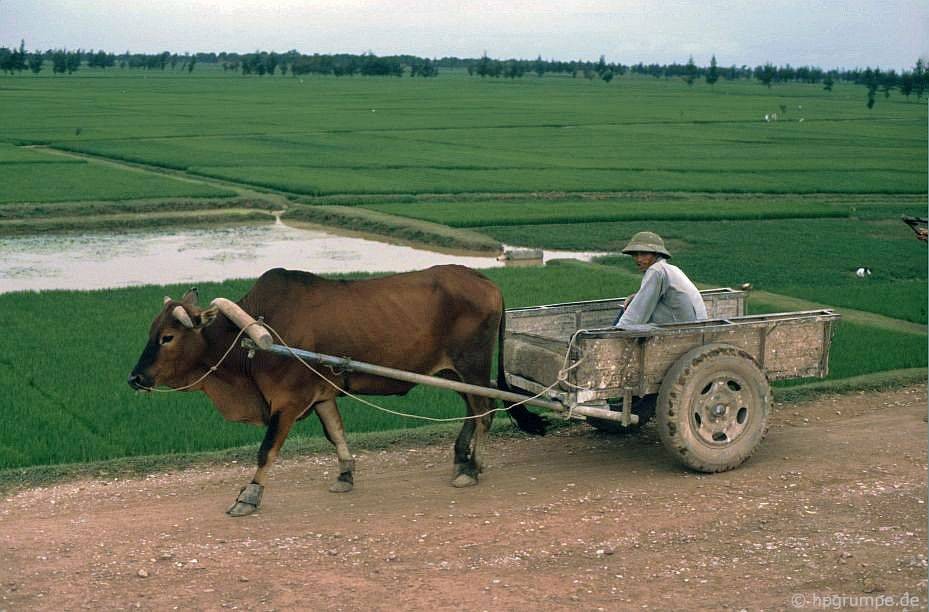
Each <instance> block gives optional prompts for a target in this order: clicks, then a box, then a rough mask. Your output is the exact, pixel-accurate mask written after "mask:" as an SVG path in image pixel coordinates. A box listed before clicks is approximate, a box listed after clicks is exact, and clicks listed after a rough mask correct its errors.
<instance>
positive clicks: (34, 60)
mask: <svg viewBox="0 0 929 612" xmlns="http://www.w3.org/2000/svg"><path fill="white" fill-rule="evenodd" d="M43 60H44V58H43V57H42V54H41V53H32V54H30V55H29V60H28V62H29V70H31V71H32V74H39V73H40V72H42V64H43Z"/></svg>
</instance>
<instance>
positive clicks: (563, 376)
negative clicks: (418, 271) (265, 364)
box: [139, 321, 587, 423]
mask: <svg viewBox="0 0 929 612" xmlns="http://www.w3.org/2000/svg"><path fill="white" fill-rule="evenodd" d="M252 325H261V326H262V327H264V328H266V329H267V330H269V331H270V332H271V333H272V334H274V335H275V336H276V337H277V339H278V340H279V341H280V343H281V344H282V345H283V346H284V347H285V348H286V349H287V350H288V351H290V354H291V355H292V356H293V357H294V358H295V359H296V360H297V361H299V362H300V363H301V364H303V366H304V367H305V368H306V369H308V370H309V371H311V372H313V373H314V374H316V375H317V376H319V377H320V378H321V379H323V381H325V382H326V383H327V384H328V385H329V386H331V387H333V388H334V389H336V390H337V391H339V392H340V393H342V394H343V395H345V396H346V397H350V398H352V399H353V400H355V401H358V402H360V403H362V404H364V405H366V406H369V407H371V408H374V409H375V410H380V411H381V412H386V413H388V414H392V415H394V416H400V417H405V418H410V419H419V420H421V421H430V422H433V423H450V422H456V421H469V420H474V419H481V418H483V417H485V416H487V415H488V414H493V413H495V412H507V411H509V410H510V408H513V407H514V406H522V405H523V404H525V403H526V402H529V401H532V400H534V399H538V398H540V397H542V396H543V395H545V394H546V393H548V392H549V391H551V390H552V389H554V388H555V387H557V386H558V385H559V384H560V383H565V384H566V385H568V386H570V387H573V388H575V389H583V388H584V387H578V386H577V385H574V384H572V383H571V382H570V381H568V380H567V378H568V372H570V371H571V370H573V369H574V368H576V367H578V366H579V365H581V363H583V361H584V359H583V358H581V359H578V360H577V361H575V362H574V363H573V364H571V365H570V366H569V365H568V361H569V360H570V357H571V350H572V349H573V348H574V342H575V339H576V338H577V336H578V334H580V333H581V332H584V331H587V330H581V329H579V330H577V331H576V332H574V334H573V335H572V336H571V340H570V342H569V343H568V350H567V351H566V352H565V356H564V362H563V366H564V367H562V369H561V370H559V371H558V378H557V380H555V382H553V383H552V384H550V385H549V386H547V387H545V388H544V389H542V390H541V391H539V392H538V393H536V394H535V395H533V396H531V397H527V398H526V399H524V400H521V401H519V402H516V403H513V404H510V405H509V406H508V407H506V408H492V409H491V410H488V411H486V412H482V413H481V414H474V415H469V416H464V417H447V418H437V417H429V416H423V415H419V414H410V413H407V412H399V411H397V410H391V409H390V408H385V407H383V406H379V405H377V404H375V403H374V402H371V401H368V400H366V399H364V398H363V397H359V396H357V395H355V394H354V393H352V392H350V391H347V390H346V389H343V388H342V387H340V386H339V385H338V384H336V383H334V382H333V381H331V380H330V379H329V378H327V377H326V375H325V374H323V373H322V372H320V371H319V370H317V369H316V368H314V367H313V366H312V365H310V364H309V363H308V362H307V361H306V360H304V359H303V357H301V356H300V355H298V354H297V353H296V351H294V349H293V347H291V346H290V345H289V344H287V342H286V341H285V340H284V338H283V337H281V335H280V334H279V333H278V332H277V330H276V329H274V328H273V327H271V326H270V325H269V324H268V323H267V322H266V321H255V322H253V323H249V324H248V325H246V326H245V327H243V328H242V329H241V330H239V333H238V334H236V337H235V338H233V340H232V343H231V344H230V345H229V348H228V349H226V352H225V353H224V354H223V356H222V357H221V358H220V359H219V361H218V362H216V365H214V366H212V367H210V368H209V369H208V370H207V371H206V372H205V373H204V374H203V376H201V377H200V378H198V379H197V380H195V381H194V382H192V383H190V384H188V385H184V386H182V387H167V388H164V389H161V388H158V387H146V386H144V385H139V387H140V388H141V389H145V390H146V391H157V392H159V393H174V392H177V391H185V390H187V389H190V388H191V387H194V386H196V385H198V384H200V383H201V382H203V381H204V380H205V379H206V378H207V377H208V376H210V375H211V374H213V373H215V372H216V370H218V369H219V366H221V365H222V364H223V362H224V361H225V360H226V358H227V357H229V355H230V353H232V350H233V349H234V348H235V347H236V345H237V344H238V341H239V338H241V337H242V335H243V334H245V332H246V330H248V328H249V327H251V326H252ZM307 408H310V406H307ZM568 414H569V416H570V414H571V413H570V411H569V413H568Z"/></svg>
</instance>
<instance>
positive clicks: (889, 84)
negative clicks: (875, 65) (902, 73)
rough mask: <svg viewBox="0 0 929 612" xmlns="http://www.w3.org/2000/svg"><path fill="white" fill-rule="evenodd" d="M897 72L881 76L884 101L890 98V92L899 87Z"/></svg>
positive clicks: (891, 71) (885, 73)
mask: <svg viewBox="0 0 929 612" xmlns="http://www.w3.org/2000/svg"><path fill="white" fill-rule="evenodd" d="M897 80H898V78H897V71H896V70H890V71H889V72H884V73H882V74H881V78H880V80H879V82H880V87H881V91H882V92H883V93H884V99H887V98H889V97H890V92H891V90H893V89H896V87H897Z"/></svg>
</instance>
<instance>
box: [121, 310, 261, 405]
mask: <svg viewBox="0 0 929 612" xmlns="http://www.w3.org/2000/svg"><path fill="white" fill-rule="evenodd" d="M252 325H261V323H260V322H258V321H255V322H254V323H249V324H248V325H246V326H245V327H243V328H242V329H240V330H239V333H238V334H236V337H235V338H233V339H232V344H230V345H229V348H228V349H226V352H225V353H223V356H222V357H220V358H219V361H217V362H216V365H214V366H211V367H210V368H209V369H208V370H207V371H206V373H204V374H203V376H201V377H200V378H198V379H197V380H195V381H193V382H192V383H190V384H189V385H184V386H183V387H166V388H164V389H161V388H158V387H146V386H145V385H139V388H140V389H145V390H146V391H155V392H157V393H174V392H176V391H186V390H187V389H190V388H191V387H195V386H197V385H199V384H200V383H201V382H203V381H204V380H206V378H207V377H208V376H210V375H211V374H213V373H215V372H216V370H218V369H219V366H221V365H222V364H223V362H224V361H226V358H227V357H229V354H230V353H232V349H234V348H235V347H236V344H238V342H239V338H241V337H242V335H243V334H244V333H245V332H246V330H248V328H249V327H251V326H252Z"/></svg>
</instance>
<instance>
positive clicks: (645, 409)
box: [587, 393, 658, 434]
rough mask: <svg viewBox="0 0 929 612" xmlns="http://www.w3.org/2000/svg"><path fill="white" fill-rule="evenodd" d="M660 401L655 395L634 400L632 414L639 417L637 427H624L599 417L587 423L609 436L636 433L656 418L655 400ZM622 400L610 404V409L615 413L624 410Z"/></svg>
mask: <svg viewBox="0 0 929 612" xmlns="http://www.w3.org/2000/svg"><path fill="white" fill-rule="evenodd" d="M656 399H658V396H657V395H656V394H654V393H652V394H651V395H645V396H643V397H636V398H633V400H632V414H635V415H637V416H638V417H639V422H638V423H636V424H635V425H629V426H628V427H623V424H622V423H618V422H616V421H610V420H607V419H598V418H597V417H587V423H588V424H589V425H591V426H592V427H594V428H595V429H598V430H599V431H602V432H604V433H609V434H624V433H635V432H637V431H639V430H640V429H642V426H643V425H645V424H646V423H648V422H649V421H651V420H652V417H653V416H655V400H656ZM622 405H623V403H622V400H619V401H618V403H616V404H613V403H610V409H611V410H613V411H614V412H619V411H620V410H622Z"/></svg>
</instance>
